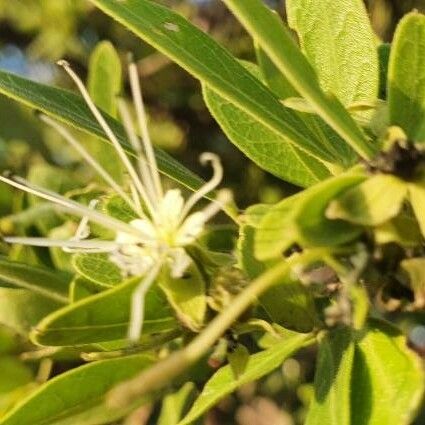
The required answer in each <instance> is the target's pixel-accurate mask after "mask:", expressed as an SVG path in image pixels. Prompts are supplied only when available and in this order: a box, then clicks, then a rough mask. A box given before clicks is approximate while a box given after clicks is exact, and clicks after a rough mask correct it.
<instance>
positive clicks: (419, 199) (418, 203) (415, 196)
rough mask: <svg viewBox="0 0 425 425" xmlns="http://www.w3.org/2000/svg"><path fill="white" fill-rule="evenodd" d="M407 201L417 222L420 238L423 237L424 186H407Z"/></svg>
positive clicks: (424, 229) (424, 232) (424, 217)
mask: <svg viewBox="0 0 425 425" xmlns="http://www.w3.org/2000/svg"><path fill="white" fill-rule="evenodd" d="M409 199H410V203H411V204H412V207H413V211H414V213H415V216H416V220H418V223H419V227H420V229H421V233H422V236H423V237H425V214H424V211H425V185H424V184H413V183H412V184H409Z"/></svg>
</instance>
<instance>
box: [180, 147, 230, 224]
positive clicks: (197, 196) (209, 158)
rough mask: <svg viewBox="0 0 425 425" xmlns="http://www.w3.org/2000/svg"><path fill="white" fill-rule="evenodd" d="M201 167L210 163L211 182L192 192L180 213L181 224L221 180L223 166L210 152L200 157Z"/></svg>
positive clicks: (216, 156)
mask: <svg viewBox="0 0 425 425" xmlns="http://www.w3.org/2000/svg"><path fill="white" fill-rule="evenodd" d="M199 159H200V162H201V164H202V165H206V164H207V163H208V162H209V163H211V165H212V168H213V176H212V177H211V180H210V181H208V182H207V183H205V184H204V185H203V186H202V187H201V188H200V189H199V190H197V191H196V192H194V193H193V194H192V196H191V197H190V198H189V199H188V200H187V202H186V204H185V206H184V208H183V210H182V213H181V218H180V222H182V221H183V220H184V219H185V218H186V216H187V215H188V214H189V212H190V210H191V209H192V208H193V207H194V206H195V205H196V204H197V202H199V201H200V200H201V199H202V198H203V197H204V196H205V195H207V194H208V193H210V192H211V191H213V190H214V189H215V188H216V187H217V186H218V185H219V184H220V183H221V180H222V179H223V166H222V165H221V162H220V158H219V157H218V155H215V154H213V153H211V152H204V153H203V154H202V155H201V156H200V157H199Z"/></svg>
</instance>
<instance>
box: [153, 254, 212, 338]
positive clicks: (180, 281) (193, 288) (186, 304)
mask: <svg viewBox="0 0 425 425" xmlns="http://www.w3.org/2000/svg"><path fill="white" fill-rule="evenodd" d="M159 286H160V287H161V289H162V290H163V291H164V293H165V295H166V297H167V300H168V302H169V303H170V304H171V306H172V307H173V308H174V311H175V313H176V315H177V318H178V319H179V320H180V322H181V323H182V324H183V325H184V326H187V327H188V328H189V329H191V330H193V331H195V332H197V331H199V330H200V329H201V328H202V326H203V324H204V319H205V314H206V312H207V297H206V293H205V292H206V284H205V280H204V277H203V276H202V274H201V272H200V271H199V269H198V267H197V266H196V264H195V263H194V262H192V263H191V264H190V266H189V267H188V268H187V270H186V271H185V273H184V274H183V276H182V277H180V278H172V277H171V276H170V271H169V270H168V269H166V270H164V272H163V274H162V276H161V279H160V281H159Z"/></svg>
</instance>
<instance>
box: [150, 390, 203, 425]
mask: <svg viewBox="0 0 425 425" xmlns="http://www.w3.org/2000/svg"><path fill="white" fill-rule="evenodd" d="M195 389H196V387H195V384H194V383H193V382H186V384H184V385H183V386H182V387H181V388H180V389H179V390H178V391H176V392H175V393H173V394H168V395H167V396H165V397H164V400H163V402H162V407H161V413H160V414H159V418H158V422H157V425H176V424H177V423H178V422H179V420H180V419H181V417H182V415H183V414H184V413H185V411H186V409H187V405H188V403H191V402H192V399H193V396H194V392H195Z"/></svg>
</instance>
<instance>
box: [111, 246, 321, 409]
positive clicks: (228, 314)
mask: <svg viewBox="0 0 425 425" xmlns="http://www.w3.org/2000/svg"><path fill="white" fill-rule="evenodd" d="M323 255H324V251H323V249H317V250H311V251H307V252H304V253H302V254H299V255H296V256H293V257H291V258H289V259H288V260H287V261H285V262H283V263H279V264H278V265H276V266H275V267H273V268H271V269H269V270H268V271H266V272H265V273H264V274H262V275H261V276H259V277H258V278H257V279H255V280H254V281H253V282H252V283H251V284H250V285H249V286H248V287H247V288H246V289H245V290H244V291H243V292H241V293H240V294H239V295H237V296H236V297H235V298H234V299H233V300H232V303H231V304H230V305H229V306H228V307H227V308H226V309H224V310H223V311H222V312H221V313H220V314H219V315H218V316H216V317H215V318H214V319H213V320H212V321H211V322H210V324H209V325H208V326H207V327H206V328H205V330H204V331H203V332H202V333H200V334H199V335H198V336H197V337H196V338H194V339H193V340H192V342H190V343H189V344H188V345H187V346H186V347H184V348H182V349H181V350H179V351H175V352H174V353H172V354H171V355H170V356H169V357H167V358H166V359H165V360H163V361H160V362H158V363H157V364H156V365H154V366H153V367H151V368H150V369H148V370H146V371H143V372H142V373H140V374H139V375H138V376H136V377H135V378H133V379H131V380H129V381H126V382H123V383H122V384H119V385H117V386H116V387H115V388H114V389H113V390H112V391H110V393H109V394H108V396H107V397H108V398H107V401H108V403H109V404H110V405H111V406H114V407H120V408H121V407H124V406H128V405H130V404H131V403H132V402H134V401H135V400H137V399H138V398H139V397H140V396H142V395H144V394H146V393H148V392H150V391H153V390H158V389H160V388H161V387H162V386H164V385H165V384H166V383H168V382H170V381H171V380H172V379H173V378H174V377H176V376H178V375H179V374H180V373H182V372H183V371H184V370H185V369H187V368H188V367H190V366H191V365H192V364H193V363H195V362H196V361H197V360H199V359H200V358H201V357H202V356H203V355H204V354H205V353H206V352H207V351H208V350H209V349H210V347H211V346H212V345H213V344H214V343H215V342H216V341H217V340H218V339H219V338H220V337H221V336H222V335H223V333H224V332H225V331H226V330H227V329H228V328H229V327H230V326H231V325H232V323H233V322H234V321H235V320H236V319H237V318H238V317H239V316H240V315H241V314H242V313H243V312H244V311H245V310H246V309H247V308H248V307H249V306H250V305H251V304H252V303H253V302H255V300H256V299H257V297H258V296H259V295H261V294H262V293H264V292H265V291H266V290H267V289H268V288H270V287H271V286H273V285H274V284H275V283H276V281H277V280H279V279H281V278H282V277H284V276H285V275H287V274H288V273H290V272H291V270H292V268H293V267H294V266H295V265H297V266H303V265H305V264H308V263H311V262H313V261H317V260H319V259H321V258H322V257H323Z"/></svg>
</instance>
